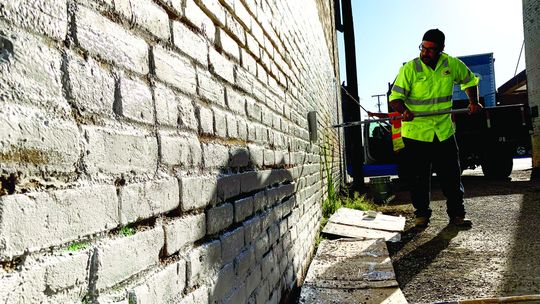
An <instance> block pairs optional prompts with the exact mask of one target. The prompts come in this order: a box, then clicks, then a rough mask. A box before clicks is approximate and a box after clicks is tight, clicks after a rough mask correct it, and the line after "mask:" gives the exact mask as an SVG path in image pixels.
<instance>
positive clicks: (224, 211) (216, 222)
mask: <svg viewBox="0 0 540 304" xmlns="http://www.w3.org/2000/svg"><path fill="white" fill-rule="evenodd" d="M233 218H234V209H233V205H232V204H230V203H226V204H223V205H220V206H218V207H214V208H211V209H208V211H207V212H206V233H207V234H209V235H211V234H215V233H217V232H220V231H222V230H224V229H227V228H228V227H229V226H230V225H232V223H233Z"/></svg>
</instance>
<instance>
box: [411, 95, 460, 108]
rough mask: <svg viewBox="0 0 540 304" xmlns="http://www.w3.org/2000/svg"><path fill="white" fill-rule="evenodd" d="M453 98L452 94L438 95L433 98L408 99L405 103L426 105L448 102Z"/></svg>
mask: <svg viewBox="0 0 540 304" xmlns="http://www.w3.org/2000/svg"><path fill="white" fill-rule="evenodd" d="M451 100H452V95H449V96H443V97H437V98H431V99H422V100H418V99H407V101H405V103H406V104H407V103H408V104H411V105H417V106H424V105H434V104H437V103H442V102H447V101H451Z"/></svg>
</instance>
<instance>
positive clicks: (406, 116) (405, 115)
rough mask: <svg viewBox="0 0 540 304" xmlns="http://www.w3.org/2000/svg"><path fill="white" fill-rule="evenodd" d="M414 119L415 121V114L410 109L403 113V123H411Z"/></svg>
mask: <svg viewBox="0 0 540 304" xmlns="http://www.w3.org/2000/svg"><path fill="white" fill-rule="evenodd" d="M413 119H414V113H413V112H411V111H410V110H409V109H406V110H405V111H404V112H403V118H402V119H401V120H403V121H411V120H413Z"/></svg>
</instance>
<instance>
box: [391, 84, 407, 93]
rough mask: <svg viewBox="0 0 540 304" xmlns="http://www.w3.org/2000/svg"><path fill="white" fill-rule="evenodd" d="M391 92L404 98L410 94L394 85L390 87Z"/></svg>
mask: <svg viewBox="0 0 540 304" xmlns="http://www.w3.org/2000/svg"><path fill="white" fill-rule="evenodd" d="M392 91H395V92H397V93H400V94H403V95H405V96H409V94H410V92H409V91H407V90H405V89H404V88H402V87H400V86H397V85H395V84H394V86H393V87H392Z"/></svg>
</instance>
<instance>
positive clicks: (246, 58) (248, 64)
mask: <svg viewBox="0 0 540 304" xmlns="http://www.w3.org/2000/svg"><path fill="white" fill-rule="evenodd" d="M242 67H243V68H244V69H245V70H246V71H248V73H249V74H251V75H257V61H256V60H255V58H253V56H251V54H249V53H248V52H246V51H245V50H242Z"/></svg>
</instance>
